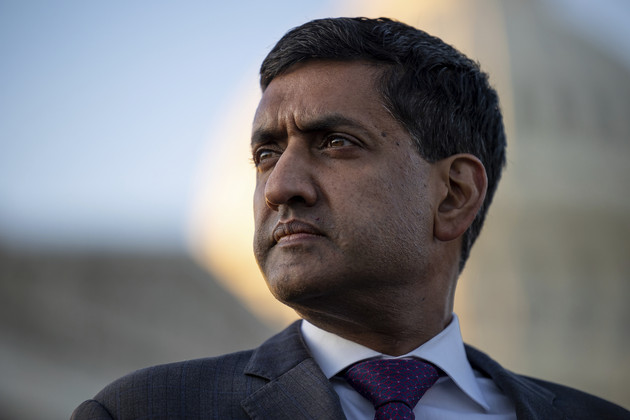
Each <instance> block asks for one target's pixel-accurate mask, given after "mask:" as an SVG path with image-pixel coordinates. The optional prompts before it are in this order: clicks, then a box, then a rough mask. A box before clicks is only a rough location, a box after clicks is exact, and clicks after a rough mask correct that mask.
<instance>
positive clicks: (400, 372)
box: [345, 359, 440, 420]
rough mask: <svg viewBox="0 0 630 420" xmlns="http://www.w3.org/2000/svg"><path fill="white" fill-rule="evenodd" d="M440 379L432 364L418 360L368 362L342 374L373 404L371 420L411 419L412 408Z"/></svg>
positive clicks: (412, 415) (413, 417) (412, 416)
mask: <svg viewBox="0 0 630 420" xmlns="http://www.w3.org/2000/svg"><path fill="white" fill-rule="evenodd" d="M439 376H440V375H439V374H438V372H437V369H436V368H435V367H434V366H433V365H432V364H430V363H426V362H423V361H421V360H417V359H380V360H368V361H366V362H360V363H357V364H355V365H353V366H352V367H350V369H348V371H347V372H346V374H345V378H346V381H348V383H349V384H350V385H352V387H353V388H354V389H356V390H357V392H358V393H359V394H361V395H363V396H364V397H365V398H367V399H368V400H369V401H370V402H371V403H372V404H374V408H375V409H376V414H375V415H374V420H386V419H396V420H414V419H415V416H414V414H413V408H414V407H415V406H416V404H418V401H420V398H422V396H423V395H424V393H425V392H426V391H427V389H429V388H431V387H432V386H433V384H434V383H435V381H437V380H438V378H439Z"/></svg>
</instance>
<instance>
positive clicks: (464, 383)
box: [301, 314, 490, 410]
mask: <svg viewBox="0 0 630 420" xmlns="http://www.w3.org/2000/svg"><path fill="white" fill-rule="evenodd" d="M301 329H302V335H303V336H304V341H305V342H306V346H307V347H308V349H309V350H310V352H311V354H312V355H313V358H314V359H315V361H316V362H317V364H318V365H319V367H320V368H321V370H322V372H324V375H326V377H327V378H328V379H330V378H332V377H333V376H335V375H337V374H338V373H339V372H341V371H342V370H344V369H345V368H347V367H348V366H350V365H353V364H354V363H356V362H359V361H361V360H365V359H371V358H391V356H388V355H384V354H381V353H379V352H377V351H374V350H372V349H370V348H367V347H365V346H362V345H360V344H358V343H355V342H353V341H350V340H346V339H344V338H341V337H339V336H337V335H335V334H332V333H330V332H328V331H324V330H322V329H321V328H318V327H316V326H315V325H313V324H311V323H310V322H308V321H306V320H302V326H301ZM409 357H417V358H419V359H423V360H426V361H427V362H431V363H433V364H434V365H435V366H437V367H439V368H440V369H442V371H444V373H446V375H448V377H449V378H450V379H451V380H452V381H453V382H455V384H456V385H457V386H458V387H459V389H461V390H462V391H463V392H464V393H465V394H466V395H468V396H469V397H470V398H471V399H472V400H473V401H475V402H476V403H477V404H479V405H480V406H482V407H483V408H484V409H486V410H489V409H490V406H489V405H488V403H487V401H486V399H485V398H484V396H483V393H482V392H481V389H480V388H479V385H478V384H477V381H476V379H475V374H474V372H473V369H472V367H471V366H470V363H469V362H468V359H467V358H466V350H465V348H464V342H463V340H462V336H461V332H460V329H459V319H458V318H457V315H455V314H453V319H452V321H451V322H450V324H449V325H448V326H447V327H446V328H445V329H444V330H442V331H441V332H440V333H439V334H438V335H436V336H435V337H433V338H432V339H431V340H429V341H427V342H426V343H424V344H422V345H421V346H420V347H418V348H416V349H415V350H412V351H411V352H409V353H407V354H405V355H402V356H399V358H409Z"/></svg>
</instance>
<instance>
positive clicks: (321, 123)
mask: <svg viewBox="0 0 630 420" xmlns="http://www.w3.org/2000/svg"><path fill="white" fill-rule="evenodd" d="M340 127H355V128H362V127H363V124H361V123H359V122H358V121H356V120H354V119H352V118H349V117H347V116H345V115H342V114H339V113H331V114H325V115H320V116H317V117H314V118H308V117H307V118H305V119H304V121H302V122H301V123H300V126H299V127H298V129H299V131H301V132H304V133H308V132H317V131H332V130H335V129H339V128H340ZM284 136H285V131H284V130H277V129H268V128H265V127H260V128H257V129H255V130H254V131H253V133H252V143H251V144H252V146H254V145H256V144H261V143H267V142H269V141H273V140H278V139H279V138H282V137H284Z"/></svg>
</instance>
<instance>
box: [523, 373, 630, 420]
mask: <svg viewBox="0 0 630 420" xmlns="http://www.w3.org/2000/svg"><path fill="white" fill-rule="evenodd" d="M521 377H522V378H523V379H524V380H527V381H531V382H532V383H534V384H536V385H537V386H540V387H542V388H545V389H547V390H549V391H551V392H552V393H553V394H554V396H555V398H554V399H553V405H554V406H555V407H556V408H557V409H559V410H560V411H562V412H563V413H564V414H565V415H566V417H567V418H570V419H595V418H597V419H610V420H612V419H620V420H621V419H626V420H629V419H630V411H628V410H626V409H625V408H623V407H621V406H618V405H616V404H614V403H611V402H610V401H606V400H604V399H603V398H600V397H597V396H595V395H592V394H588V393H586V392H583V391H580V390H578V389H575V388H571V387H568V386H565V385H560V384H557V383H553V382H549V381H545V380H542V379H536V378H531V377H528V376H521Z"/></svg>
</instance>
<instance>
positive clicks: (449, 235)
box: [434, 154, 488, 241]
mask: <svg viewBox="0 0 630 420" xmlns="http://www.w3.org/2000/svg"><path fill="white" fill-rule="evenodd" d="M434 165H435V168H434V169H435V170H437V171H438V174H437V175H438V179H439V182H440V188H439V191H440V194H441V195H440V202H439V204H438V207H437V209H436V212H435V223H434V235H435V237H436V238H437V239H439V240H441V241H452V240H454V239H457V238H459V237H460V236H462V235H463V234H464V232H466V229H468V227H469V226H470V225H471V224H472V222H473V220H474V219H475V216H477V213H478V212H479V209H480V208H481V205H482V204H483V200H484V198H485V197H486V190H487V188H488V178H487V176H486V169H485V168H484V167H483V164H482V163H481V161H480V160H479V159H477V158H476V157H475V156H473V155H470V154H457V155H453V156H449V157H448V158H446V159H442V160H440V161H438V162H435V164H434Z"/></svg>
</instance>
